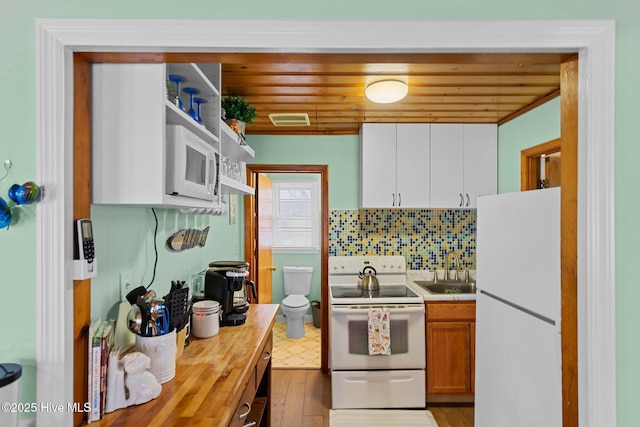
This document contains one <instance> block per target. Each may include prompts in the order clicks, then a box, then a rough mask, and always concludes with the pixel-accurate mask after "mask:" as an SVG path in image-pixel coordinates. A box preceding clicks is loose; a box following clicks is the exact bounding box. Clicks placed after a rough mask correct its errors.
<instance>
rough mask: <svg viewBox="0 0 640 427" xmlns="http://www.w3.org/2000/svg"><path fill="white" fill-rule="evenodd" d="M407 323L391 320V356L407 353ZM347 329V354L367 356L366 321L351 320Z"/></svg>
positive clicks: (367, 334) (367, 337)
mask: <svg viewBox="0 0 640 427" xmlns="http://www.w3.org/2000/svg"><path fill="white" fill-rule="evenodd" d="M408 323H409V321H408V320H393V319H392V320H391V324H390V325H389V329H390V331H391V354H395V355H398V354H405V353H408V352H409V325H408ZM348 325H349V326H348V328H349V332H348V334H349V354H362V355H369V329H368V323H367V321H366V320H351V321H349V324H348Z"/></svg>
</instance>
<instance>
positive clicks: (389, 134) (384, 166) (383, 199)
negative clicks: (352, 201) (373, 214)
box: [360, 123, 396, 208]
mask: <svg viewBox="0 0 640 427" xmlns="http://www.w3.org/2000/svg"><path fill="white" fill-rule="evenodd" d="M395 198H396V125H395V124H386V123H373V124H365V125H363V126H362V129H361V130H360V207H363V208H386V207H392V206H393V202H394V201H395V200H396V199H395Z"/></svg>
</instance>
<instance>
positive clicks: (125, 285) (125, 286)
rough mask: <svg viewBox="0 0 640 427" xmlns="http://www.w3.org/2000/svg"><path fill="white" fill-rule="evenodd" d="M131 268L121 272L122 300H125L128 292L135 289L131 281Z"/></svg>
mask: <svg viewBox="0 0 640 427" xmlns="http://www.w3.org/2000/svg"><path fill="white" fill-rule="evenodd" d="M131 275H132V273H131V270H125V271H121V272H120V301H124V299H125V298H126V296H127V294H128V293H129V292H131V291H132V290H133V282H132V281H131Z"/></svg>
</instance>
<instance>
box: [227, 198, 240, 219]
mask: <svg viewBox="0 0 640 427" xmlns="http://www.w3.org/2000/svg"><path fill="white" fill-rule="evenodd" d="M237 216H238V195H237V194H229V224H230V225H233V224H235V223H236V221H237Z"/></svg>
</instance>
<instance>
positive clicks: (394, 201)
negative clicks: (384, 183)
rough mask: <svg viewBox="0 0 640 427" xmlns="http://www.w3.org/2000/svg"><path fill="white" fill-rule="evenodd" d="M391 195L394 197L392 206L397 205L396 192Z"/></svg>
mask: <svg viewBox="0 0 640 427" xmlns="http://www.w3.org/2000/svg"><path fill="white" fill-rule="evenodd" d="M391 197H393V201H392V202H391V206H395V205H396V193H391Z"/></svg>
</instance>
